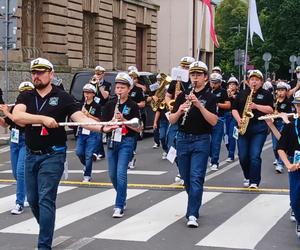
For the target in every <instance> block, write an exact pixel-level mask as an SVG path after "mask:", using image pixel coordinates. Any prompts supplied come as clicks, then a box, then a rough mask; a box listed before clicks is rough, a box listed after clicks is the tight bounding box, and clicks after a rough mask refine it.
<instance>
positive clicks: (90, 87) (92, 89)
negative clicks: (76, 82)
mask: <svg viewBox="0 0 300 250" xmlns="http://www.w3.org/2000/svg"><path fill="white" fill-rule="evenodd" d="M82 90H83V92H92V93H94V94H95V93H96V87H95V86H94V85H93V84H91V83H87V84H85V85H84V86H83V88H82Z"/></svg>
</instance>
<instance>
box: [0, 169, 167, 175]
mask: <svg viewBox="0 0 300 250" xmlns="http://www.w3.org/2000/svg"><path fill="white" fill-rule="evenodd" d="M105 172H107V170H98V169H97V170H93V171H92V173H93V174H101V173H105ZM0 173H2V174H11V173H12V170H11V169H9V170H2V171H0ZM127 173H128V174H131V175H162V174H165V173H167V171H150V170H130V171H128V172H127ZM68 174H83V170H68Z"/></svg>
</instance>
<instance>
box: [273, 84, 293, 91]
mask: <svg viewBox="0 0 300 250" xmlns="http://www.w3.org/2000/svg"><path fill="white" fill-rule="evenodd" d="M289 86H290V85H288V84H287V83H285V82H278V83H277V85H276V89H286V90H288V89H289Z"/></svg>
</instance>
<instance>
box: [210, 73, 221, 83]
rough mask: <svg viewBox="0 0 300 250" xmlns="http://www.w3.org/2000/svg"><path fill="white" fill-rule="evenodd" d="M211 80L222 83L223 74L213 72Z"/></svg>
mask: <svg viewBox="0 0 300 250" xmlns="http://www.w3.org/2000/svg"><path fill="white" fill-rule="evenodd" d="M210 82H213V83H221V82H222V76H221V74H219V73H212V74H211V75H210Z"/></svg>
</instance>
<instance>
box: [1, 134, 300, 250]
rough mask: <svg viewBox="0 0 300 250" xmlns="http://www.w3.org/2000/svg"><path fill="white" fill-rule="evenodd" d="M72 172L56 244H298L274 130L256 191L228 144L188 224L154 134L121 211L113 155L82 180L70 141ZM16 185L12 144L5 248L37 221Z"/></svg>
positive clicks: (63, 189)
mask: <svg viewBox="0 0 300 250" xmlns="http://www.w3.org/2000/svg"><path fill="white" fill-rule="evenodd" d="M68 145H69V148H68V170H69V171H68V176H67V177H68V178H67V179H65V176H63V179H62V184H61V185H60V188H59V194H58V198H57V208H58V209H57V216H56V231H55V236H54V243H53V245H54V249H73V250H75V249H87V250H90V249H104V250H118V249H122V250H123V249H124V250H141V249H143V250H148V249H149V250H150V249H151V250H169V249H170V250H171V249H172V250H174V249H176V250H177V249H178V250H181V249H182V250H183V249H185V250H186V249H188V250H189V249H213V250H215V249H224V250H225V249H257V250H269V249H280V250H281V249H287V250H292V249H299V248H300V243H299V242H298V240H297V239H296V235H295V224H294V223H292V222H290V221H289V214H290V210H289V195H288V177H287V172H285V173H284V174H276V173H275V170H274V166H273V164H272V163H273V160H274V159H273V153H272V144H271V141H270V138H268V140H267V141H266V144H265V147H264V151H263V157H262V158H263V167H262V182H261V185H260V189H259V190H258V191H250V190H248V189H245V188H242V180H243V177H242V171H241V169H240V166H239V163H238V160H237V159H235V161H234V162H232V163H226V162H225V159H226V158H227V153H226V150H225V147H222V152H221V156H220V170H218V171H216V172H211V171H209V170H208V171H207V177H206V182H205V192H204V196H203V206H202V207H201V211H200V218H199V224H200V226H199V228H197V229H190V228H187V227H186V219H185V218H184V215H185V209H186V199H187V195H186V194H185V192H184V190H183V188H182V186H180V185H177V184H174V177H175V176H176V174H177V169H176V167H175V166H173V165H172V164H170V163H169V162H168V161H167V160H162V159H161V153H162V151H161V149H152V145H153V139H152V138H150V137H149V138H146V139H144V140H143V141H140V142H139V144H138V149H137V155H136V159H137V161H136V168H135V169H134V170H128V182H129V184H128V186H129V188H128V206H127V209H126V210H125V216H124V217H123V218H122V219H113V218H112V217H111V215H112V209H113V205H114V197H115V192H114V190H113V189H112V188H111V185H110V181H109V178H108V175H107V162H106V160H105V159H104V160H100V161H97V162H95V163H94V165H93V176H92V182H91V183H90V184H84V183H82V182H81V181H82V166H81V164H80V162H79V160H78V158H77V157H76V155H75V153H74V147H75V141H74V140H73V139H72V136H69V141H68ZM14 192H15V185H14V182H13V180H12V175H11V171H10V161H9V152H8V147H7V146H3V147H1V148H0V222H1V223H0V243H1V244H0V249H3V250H8V249H33V248H34V246H35V242H36V239H37V233H38V227H37V223H36V222H35V220H34V219H33V218H32V214H31V212H30V209H29V208H26V210H25V212H24V213H23V214H21V215H18V216H12V215H10V213H9V211H10V209H11V208H12V207H13V204H14V199H15V198H14Z"/></svg>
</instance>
